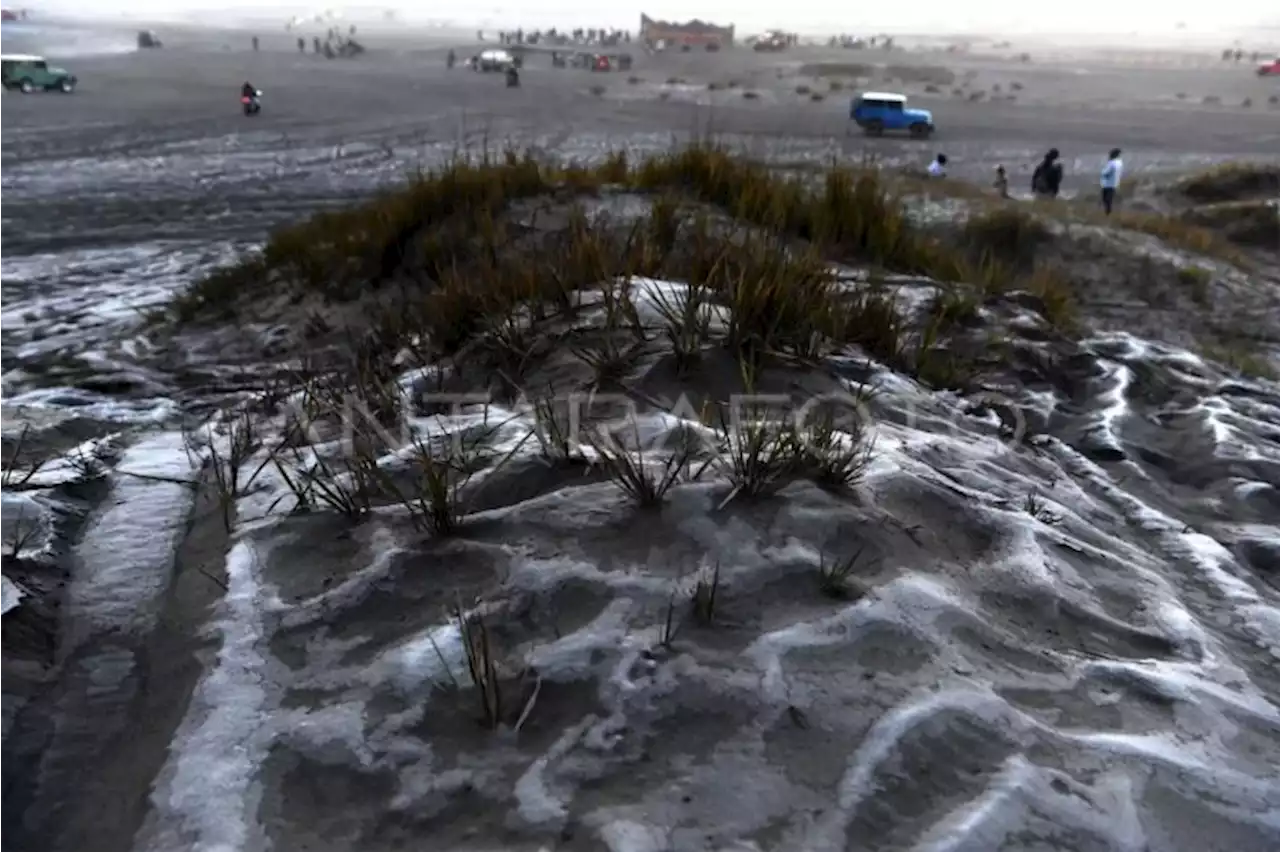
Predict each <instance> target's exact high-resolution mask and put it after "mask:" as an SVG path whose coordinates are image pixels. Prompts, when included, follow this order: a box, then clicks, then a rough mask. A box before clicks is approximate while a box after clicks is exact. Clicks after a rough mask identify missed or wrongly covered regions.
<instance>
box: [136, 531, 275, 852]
mask: <svg viewBox="0 0 1280 852" xmlns="http://www.w3.org/2000/svg"><path fill="white" fill-rule="evenodd" d="M258 556H259V553H258V550H257V548H256V546H255V545H254V544H253V543H252V542H250V541H240V542H238V543H237V544H236V545H235V546H234V547H233V548H232V549H231V552H230V553H228V554H227V594H226V597H225V598H224V601H223V612H222V614H221V617H220V618H219V619H218V621H217V623H216V624H215V628H216V629H217V630H218V632H220V633H221V635H222V648H221V649H220V650H219V652H218V659H217V662H216V663H215V664H214V666H213V667H212V668H211V669H209V671H208V672H207V674H206V675H205V677H204V679H203V680H202V681H201V682H200V686H199V687H198V688H197V690H196V693H195V695H194V696H193V698H192V705H191V708H190V709H189V710H188V713H187V718H186V720H185V721H184V722H183V724H182V727H181V728H180V729H179V730H178V733H177V735H176V736H175V738H174V742H173V745H172V746H171V747H170V750H169V760H168V762H167V763H166V765H165V768H164V769H162V770H161V773H160V776H159V780H158V782H157V784H156V788H155V790H154V791H153V793H152V804H153V806H154V809H155V810H154V812H153V815H152V823H151V825H150V826H149V827H148V828H146V829H144V832H143V836H144V838H145V840H144V843H143V844H142V845H140V846H139V847H138V848H139V849H140V850H144V852H173V850H177V849H184V850H189V852H237V850H249V849H262V848H265V841H264V839H263V838H262V837H261V834H260V832H261V829H260V827H259V826H258V824H257V819H256V814H257V809H258V797H259V796H260V795H261V789H260V787H259V785H257V784H256V783H255V779H256V777H257V774H258V771H259V769H260V768H261V766H262V761H263V760H265V759H266V756H267V750H268V748H269V746H270V742H271V729H270V727H269V724H270V719H271V715H270V714H271V711H272V709H273V707H272V705H273V703H274V702H273V701H272V693H273V692H274V690H273V689H272V688H271V687H270V686H269V683H270V681H269V678H268V676H267V671H266V666H267V663H266V660H265V658H264V656H263V650H262V648H261V644H262V643H263V642H264V641H265V639H266V634H267V631H266V627H265V626H264V624H263V610H264V600H263V598H264V594H263V590H262V586H261V585H260V581H259V579H258V570H259V569H258V564H257V562H258Z"/></svg>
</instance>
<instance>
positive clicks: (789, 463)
mask: <svg viewBox="0 0 1280 852" xmlns="http://www.w3.org/2000/svg"><path fill="white" fill-rule="evenodd" d="M743 386H744V387H745V388H746V389H747V393H746V395H745V396H744V397H743V398H742V399H741V400H735V401H734V402H736V403H738V404H734V405H731V406H730V411H729V413H728V414H727V415H726V413H725V412H724V410H723V409H722V410H721V413H720V434H721V440H722V443H723V453H722V457H721V468H722V471H723V473H724V474H725V476H726V477H727V478H728V480H729V483H730V484H731V485H732V486H733V490H732V491H731V492H730V493H729V496H728V497H726V498H725V500H724V503H723V504H722V505H726V504H728V503H729V502H730V501H732V500H734V499H736V498H743V497H746V498H751V497H765V496H768V495H770V494H773V493H775V492H776V491H778V490H780V489H781V488H783V487H784V486H785V485H787V484H788V483H789V482H791V481H792V480H793V479H794V478H796V477H797V476H800V475H801V474H802V473H803V471H804V465H803V462H804V452H805V451H804V445H803V441H802V440H801V439H800V436H799V434H798V432H797V430H796V427H795V424H794V423H792V422H790V421H789V420H787V419H785V418H782V417H780V416H778V414H777V413H776V412H775V411H774V410H773V407H772V406H770V405H769V404H768V401H765V400H761V399H760V397H758V396H756V395H755V394H754V388H755V381H754V372H753V368H752V367H751V366H750V365H748V364H745V363H744V364H743ZM778 402H781V400H778ZM776 404H777V402H775V405H776Z"/></svg>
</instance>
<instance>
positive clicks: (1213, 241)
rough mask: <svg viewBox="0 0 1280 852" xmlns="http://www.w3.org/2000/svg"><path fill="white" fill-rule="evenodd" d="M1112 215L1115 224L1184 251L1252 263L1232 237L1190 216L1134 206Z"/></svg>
mask: <svg viewBox="0 0 1280 852" xmlns="http://www.w3.org/2000/svg"><path fill="white" fill-rule="evenodd" d="M1109 218H1110V219H1111V220H1112V224H1114V225H1118V226H1120V227H1122V228H1129V229H1130V230H1134V231H1139V232H1141V233H1144V234H1149V235H1151V236H1153V237H1156V238H1157V239H1160V240H1163V241H1164V242H1166V243H1168V244H1169V245H1171V246H1175V247H1177V248H1180V249H1183V250H1185V251H1190V252H1194V253H1196V254H1202V255H1205V256H1208V257H1216V258H1220V259H1222V260H1225V261H1227V262H1228V263H1231V264H1234V265H1235V266H1240V267H1245V268H1247V267H1248V266H1249V265H1250V263H1249V259H1248V258H1247V257H1245V256H1244V255H1242V254H1241V252H1240V251H1239V250H1238V249H1237V248H1236V247H1235V246H1233V245H1231V243H1230V242H1229V241H1227V240H1226V239H1224V238H1223V237H1222V236H1220V235H1218V234H1216V233H1214V232H1213V231H1212V230H1210V229H1208V228H1205V227H1203V226H1201V225H1198V224H1196V223H1195V222H1194V221H1193V220H1192V219H1191V218H1188V217H1177V216H1165V215H1161V214H1159V213H1144V212H1139V211H1132V210H1121V211H1118V212H1116V213H1113V214H1112V215H1111V216H1110V217H1109Z"/></svg>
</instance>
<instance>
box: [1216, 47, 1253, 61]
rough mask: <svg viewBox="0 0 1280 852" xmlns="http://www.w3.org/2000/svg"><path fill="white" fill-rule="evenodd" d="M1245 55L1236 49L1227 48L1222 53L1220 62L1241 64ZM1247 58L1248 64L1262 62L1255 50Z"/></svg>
mask: <svg viewBox="0 0 1280 852" xmlns="http://www.w3.org/2000/svg"><path fill="white" fill-rule="evenodd" d="M1245 55H1246V54H1245V52H1244V51H1243V50H1241V49H1240V48H1238V47H1228V48H1227V49H1226V50H1224V51H1222V61H1223V62H1242V61H1243V60H1244V57H1245ZM1248 57H1249V61H1250V62H1261V61H1262V54H1261V53H1259V52H1258V51H1256V50H1255V51H1252V52H1251V53H1249V54H1248Z"/></svg>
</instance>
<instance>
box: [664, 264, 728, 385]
mask: <svg viewBox="0 0 1280 852" xmlns="http://www.w3.org/2000/svg"><path fill="white" fill-rule="evenodd" d="M653 302H654V308H655V310H656V311H657V312H658V315H659V316H660V317H661V319H662V333H663V336H664V337H665V338H666V341H667V343H668V344H669V346H670V347H671V353H672V357H673V358H674V361H675V367H676V371H677V372H678V373H680V374H684V373H685V372H687V371H688V370H689V369H690V368H691V367H692V366H693V365H694V364H696V363H697V362H698V360H699V359H700V358H701V356H702V353H703V350H704V349H705V348H706V346H707V344H708V341H710V339H711V321H712V306H713V305H712V292H711V289H710V288H709V287H708V286H707V284H706V282H705V281H701V282H698V281H691V282H689V283H688V284H686V285H685V286H683V287H680V288H679V289H677V290H676V291H675V292H674V293H672V294H667V293H661V292H659V293H655V294H654V297H653Z"/></svg>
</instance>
